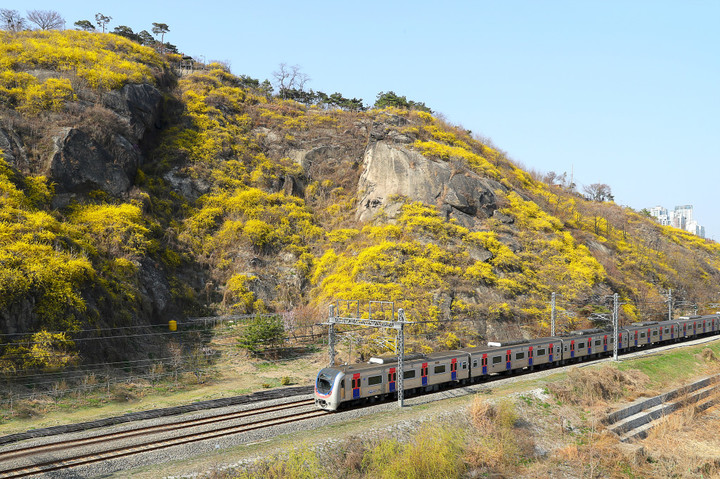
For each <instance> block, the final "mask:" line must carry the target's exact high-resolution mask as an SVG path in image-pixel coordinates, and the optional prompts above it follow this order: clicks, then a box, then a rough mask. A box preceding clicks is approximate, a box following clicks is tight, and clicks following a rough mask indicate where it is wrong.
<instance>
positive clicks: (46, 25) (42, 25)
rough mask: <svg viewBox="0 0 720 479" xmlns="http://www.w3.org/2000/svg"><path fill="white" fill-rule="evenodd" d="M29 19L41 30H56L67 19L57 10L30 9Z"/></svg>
mask: <svg viewBox="0 0 720 479" xmlns="http://www.w3.org/2000/svg"><path fill="white" fill-rule="evenodd" d="M27 19H28V20H29V21H30V22H32V23H34V24H35V25H37V26H38V28H39V29H40V30H56V29H58V28H60V27H62V26H63V25H65V19H64V18H63V17H62V15H60V14H59V13H58V12H56V11H55V10H30V11H28V12H27Z"/></svg>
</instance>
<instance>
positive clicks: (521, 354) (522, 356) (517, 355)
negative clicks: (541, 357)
mask: <svg viewBox="0 0 720 479" xmlns="http://www.w3.org/2000/svg"><path fill="white" fill-rule="evenodd" d="M523 358H525V353H516V354H515V359H523Z"/></svg>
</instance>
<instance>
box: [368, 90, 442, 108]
mask: <svg viewBox="0 0 720 479" xmlns="http://www.w3.org/2000/svg"><path fill="white" fill-rule="evenodd" d="M387 107H395V108H404V109H407V110H420V111H425V112H428V113H432V110H431V109H430V108H428V107H427V106H425V103H423V102H416V101H412V100H408V99H407V98H405V97H404V96H399V95H398V94H396V93H395V92H394V91H389V92H387V93H385V92H383V91H381V92H380V93H378V95H377V100H376V101H375V105H373V108H387Z"/></svg>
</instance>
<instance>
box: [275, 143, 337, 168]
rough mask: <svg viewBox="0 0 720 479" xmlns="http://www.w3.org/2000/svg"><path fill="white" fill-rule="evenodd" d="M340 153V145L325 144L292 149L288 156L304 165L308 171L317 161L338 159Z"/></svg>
mask: <svg viewBox="0 0 720 479" xmlns="http://www.w3.org/2000/svg"><path fill="white" fill-rule="evenodd" d="M340 154H341V151H340V149H339V148H338V147H335V146H333V145H323V146H318V147H316V148H311V149H309V150H290V151H289V152H288V158H290V159H292V160H293V161H295V163H297V164H299V165H300V166H302V169H303V171H305V172H307V171H308V170H310V168H312V166H313V165H314V164H315V163H318V162H326V161H328V160H332V159H336V158H338V157H339V156H340Z"/></svg>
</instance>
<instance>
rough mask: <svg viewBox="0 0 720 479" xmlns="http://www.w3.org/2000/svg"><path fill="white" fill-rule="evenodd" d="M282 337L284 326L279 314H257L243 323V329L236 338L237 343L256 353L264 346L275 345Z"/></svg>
mask: <svg viewBox="0 0 720 479" xmlns="http://www.w3.org/2000/svg"><path fill="white" fill-rule="evenodd" d="M284 337H285V328H284V327H283V323H282V319H281V318H280V316H274V315H273V316H271V315H264V314H259V315H257V316H255V317H253V318H252V319H250V320H249V322H248V323H247V324H246V325H245V330H244V331H243V333H242V335H241V336H240V338H238V345H239V346H240V347H241V348H243V349H246V350H248V351H250V352H251V353H253V354H258V353H260V352H261V351H263V350H264V349H266V348H270V347H275V346H277V345H278V344H280V343H281V342H282V340H283V339H284Z"/></svg>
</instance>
